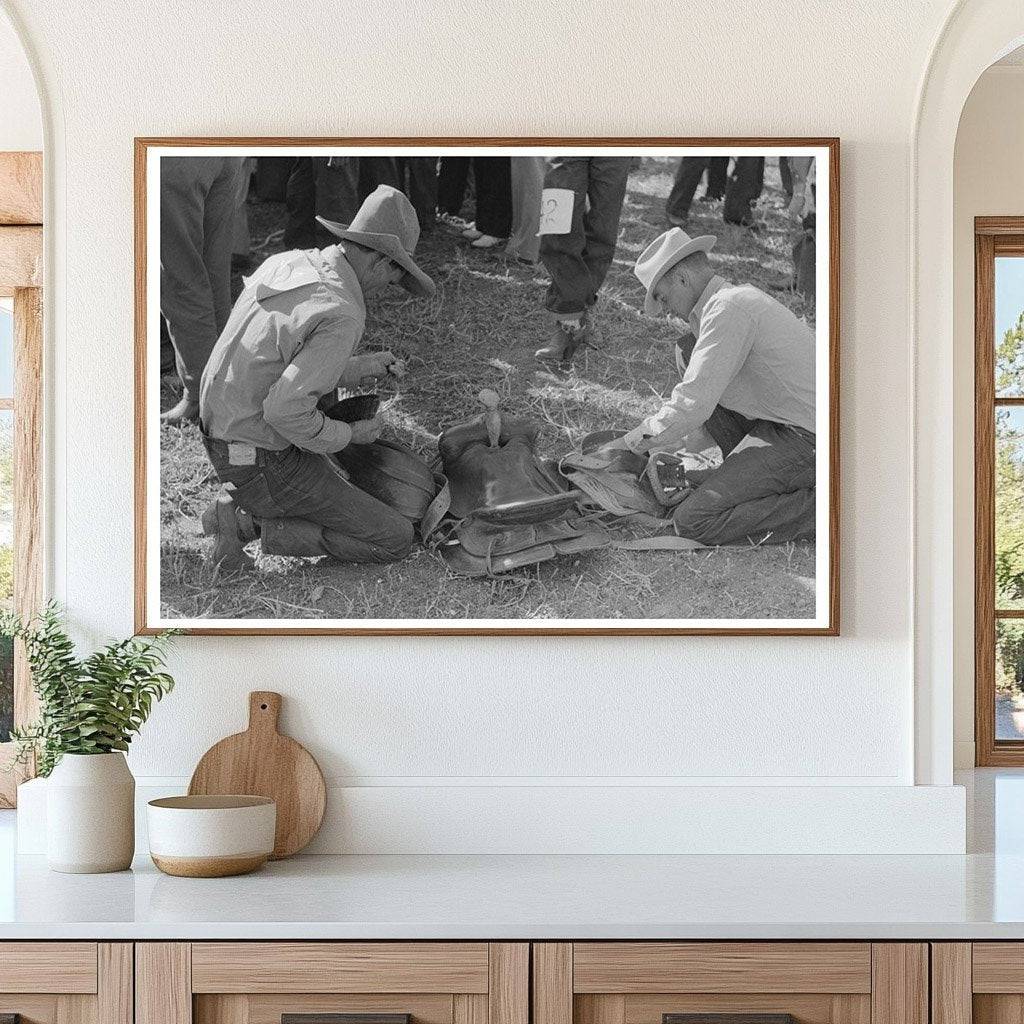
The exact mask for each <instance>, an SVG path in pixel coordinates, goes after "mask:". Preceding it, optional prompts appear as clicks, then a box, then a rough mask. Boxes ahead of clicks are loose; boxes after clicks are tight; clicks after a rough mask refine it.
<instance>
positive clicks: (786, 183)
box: [779, 156, 793, 199]
mask: <svg viewBox="0 0 1024 1024" xmlns="http://www.w3.org/2000/svg"><path fill="white" fill-rule="evenodd" d="M779 179H780V180H781V181H782V191H783V192H785V193H786V198H787V199H792V198H793V169H792V168H791V167H790V166H789V157H785V156H780V157H779Z"/></svg>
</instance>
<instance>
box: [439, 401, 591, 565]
mask: <svg viewBox="0 0 1024 1024" xmlns="http://www.w3.org/2000/svg"><path fill="white" fill-rule="evenodd" d="M537 434H538V428H537V427H536V426H535V425H534V424H532V423H529V422H527V421H525V420H521V419H512V418H507V417H503V418H502V422H501V430H500V434H499V436H498V438H497V442H498V443H497V444H496V445H492V444H491V442H490V439H489V435H488V430H487V424H486V422H485V417H484V416H478V417H476V418H474V419H472V420H470V421H469V422H467V423H462V424H459V425H458V426H455V427H452V428H451V429H449V430H447V431H445V432H444V433H443V434H442V435H441V437H440V439H439V441H438V450H439V451H440V455H441V464H442V469H443V473H444V476H445V477H446V478H447V484H446V485H445V487H444V488H443V489H442V492H441V494H440V495H439V496H438V498H437V499H435V501H434V503H433V504H432V505H431V508H430V509H428V511H427V514H426V516H425V517H424V520H423V522H422V524H421V532H422V534H423V536H424V539H426V540H428V541H429V542H430V543H432V544H433V545H434V546H435V547H436V548H437V550H438V551H439V553H440V554H441V557H442V558H444V560H445V561H446V562H447V563H448V566H449V567H450V568H451V570H452V571H453V572H456V573H458V574H459V575H463V576H485V575H493V574H496V573H500V572H507V571H509V570H510V569H517V568H520V567H521V566H524V565H532V564H534V563H537V562H543V561H547V560H548V559H551V558H554V557H556V555H559V554H569V553H574V552H578V551H586V550H592V549H594V548H598V547H603V546H605V545H606V544H607V543H608V539H607V537H606V535H605V533H604V531H603V530H602V529H601V528H600V527H597V526H595V525H593V524H592V523H589V522H584V521H582V520H581V519H580V518H579V516H578V515H577V514H576V505H577V501H578V500H579V498H580V493H579V492H578V491H576V490H574V489H572V488H571V487H570V486H569V485H568V483H567V481H566V480H565V479H564V477H562V476H561V474H560V473H559V471H558V466H557V464H556V463H555V462H554V461H552V460H549V459H544V458H542V457H541V456H540V455H538V453H537V450H536V447H537Z"/></svg>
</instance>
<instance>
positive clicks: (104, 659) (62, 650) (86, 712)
mask: <svg viewBox="0 0 1024 1024" xmlns="http://www.w3.org/2000/svg"><path fill="white" fill-rule="evenodd" d="M0 634H4V635H7V636H11V637H14V638H15V639H16V640H20V641H21V642H22V643H23V644H24V645H25V653H26V657H27V660H28V665H29V668H30V670H31V673H32V688H33V689H34V690H35V692H36V694H37V695H38V697H39V718H38V720H37V721H36V722H35V723H34V724H32V725H29V726H27V727H24V728H20V729H15V730H14V731H13V732H12V734H11V735H12V739H13V740H14V741H15V743H16V744H17V750H18V754H17V757H18V759H19V760H20V761H22V762H25V761H27V760H28V759H29V758H31V757H34V758H35V763H36V771H37V774H39V775H42V776H47V777H48V782H47V825H46V848H47V849H46V852H47V862H48V864H49V866H50V868H51V869H52V870H54V871H67V872H75V873H92V872H102V871H122V870H124V869H125V868H127V867H129V866H130V864H131V861H132V857H133V855H134V852H135V779H134V778H133V777H132V774H131V772H130V771H129V769H128V764H127V762H126V761H125V757H124V752H125V751H126V750H127V749H128V744H129V743H130V742H131V740H132V737H133V736H134V734H135V733H137V732H138V731H139V729H140V728H141V727H142V725H143V723H144V722H145V721H146V719H147V718H148V717H149V715H150V712H151V711H152V708H153V703H154V701H159V700H160V699H162V698H163V696H164V695H165V694H167V693H169V692H170V691H171V689H172V688H173V687H174V680H173V679H172V678H171V676H170V675H168V674H167V673H166V672H164V671H162V668H163V666H164V660H165V656H166V651H167V644H168V641H169V640H170V638H171V637H172V636H173V635H174V633H173V632H168V633H163V634H160V635H158V636H154V637H145V638H143V637H129V638H128V639H127V640H120V641H115V642H112V643H109V644H107V645H106V646H105V647H101V648H100V649H99V650H97V651H94V652H93V653H92V654H89V655H87V656H86V657H84V658H80V657H78V655H77V654H76V653H75V645H74V643H73V641H72V640H71V638H70V637H69V636H68V634H67V631H66V630H65V628H64V625H63V623H62V621H61V616H60V612H59V610H58V608H57V606H56V605H55V604H49V605H47V607H46V608H45V609H44V610H43V611H42V612H41V613H40V614H39V615H38V616H36V617H35V618H32V619H30V620H28V621H27V622H22V621H21V620H20V619H19V618H18V617H17V616H16V615H14V614H13V613H10V612H6V613H3V614H0Z"/></svg>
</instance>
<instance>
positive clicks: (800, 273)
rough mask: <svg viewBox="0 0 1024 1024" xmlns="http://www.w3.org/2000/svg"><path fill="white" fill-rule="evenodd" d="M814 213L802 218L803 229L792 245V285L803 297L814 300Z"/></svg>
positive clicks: (815, 285)
mask: <svg viewBox="0 0 1024 1024" xmlns="http://www.w3.org/2000/svg"><path fill="white" fill-rule="evenodd" d="M815 245H816V242H815V229H814V214H811V215H809V216H808V217H805V218H804V230H803V232H802V233H801V234H800V237H799V238H798V239H797V241H796V243H795V244H794V245H793V286H794V287H795V288H796V290H797V291H798V292H800V294H801V295H803V296H804V297H805V298H807V299H810V301H811V302H813V301H814V298H815V294H816V291H817V257H816V254H815Z"/></svg>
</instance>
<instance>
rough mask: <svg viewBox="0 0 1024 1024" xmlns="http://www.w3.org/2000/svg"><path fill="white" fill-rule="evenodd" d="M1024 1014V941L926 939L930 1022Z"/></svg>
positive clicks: (957, 1023)
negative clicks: (928, 945)
mask: <svg viewBox="0 0 1024 1024" xmlns="http://www.w3.org/2000/svg"><path fill="white" fill-rule="evenodd" d="M1022 1019H1024V942H974V943H971V942H935V943H932V1020H933V1024H972V1022H974V1024H1004V1022H1005V1024H1010V1022H1016V1021H1021V1020H1022Z"/></svg>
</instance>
